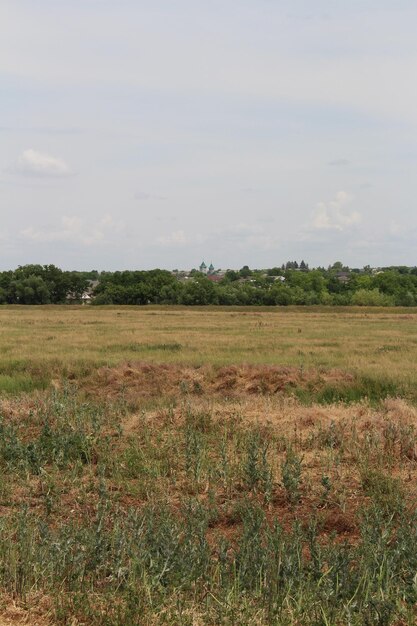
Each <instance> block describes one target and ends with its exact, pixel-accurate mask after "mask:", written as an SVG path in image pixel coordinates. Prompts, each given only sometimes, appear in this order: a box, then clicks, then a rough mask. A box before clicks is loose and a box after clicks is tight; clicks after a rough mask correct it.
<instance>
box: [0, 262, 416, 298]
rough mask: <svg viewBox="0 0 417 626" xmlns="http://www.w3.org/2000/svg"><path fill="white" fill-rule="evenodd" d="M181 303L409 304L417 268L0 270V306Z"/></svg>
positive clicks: (44, 267)
mask: <svg viewBox="0 0 417 626" xmlns="http://www.w3.org/2000/svg"><path fill="white" fill-rule="evenodd" d="M86 293H88V294H89V295H91V296H92V300H91V301H92V304H96V305H100V304H133V305H146V304H184V305H267V306H276V305H278V306H288V305H315V304H321V305H341V306H347V305H359V306H361V305H362V306H417V268H416V267H405V266H401V267H386V268H382V269H380V270H378V271H375V270H372V269H371V268H370V267H369V266H366V267H365V268H362V269H350V268H349V267H346V266H343V264H342V263H340V262H337V263H334V264H333V265H332V266H329V267H327V268H324V267H319V268H315V269H310V268H309V267H308V264H307V263H305V262H304V261H302V262H301V263H300V264H298V263H297V262H296V261H289V262H287V263H286V264H284V265H282V266H280V267H274V268H270V269H267V270H252V269H250V268H249V267H248V266H247V265H245V266H244V267H242V268H241V269H240V270H228V271H227V272H226V273H225V274H224V275H222V276H219V275H217V276H215V277H213V276H211V277H210V276H206V275H204V274H201V273H200V272H198V271H196V270H192V271H191V272H190V273H189V274H186V275H184V274H181V273H173V272H169V271H167V270H159V269H155V270H149V271H130V270H127V271H118V272H97V271H96V270H93V271H90V272H70V271H63V270H61V269H59V268H58V267H56V266H54V265H25V266H20V267H18V268H17V269H16V270H11V271H5V272H0V303H2V304H64V303H80V302H82V301H83V299H85V295H86Z"/></svg>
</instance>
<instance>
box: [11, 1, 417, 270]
mask: <svg viewBox="0 0 417 626" xmlns="http://www.w3.org/2000/svg"><path fill="white" fill-rule="evenodd" d="M416 24H417V3H416V2H415V0H395V1H394V0H349V1H346V0H316V1H315V2H312V1H311V0H210V1H207V0H205V1H204V2H203V1H200V0H175V1H172V0H152V1H151V0H147V1H145V0H118V1H117V2H115V1H114V0H71V1H70V2H69V1H68V0H36V1H34V0H1V3H0V211H1V222H0V269H9V268H13V267H16V266H17V265H18V264H25V263H42V264H43V263H54V264H56V265H59V266H60V267H63V268H65V269H92V268H95V269H109V270H112V269H124V268H131V269H148V268H152V267H164V268H190V267H195V266H197V265H198V264H199V263H200V262H201V260H202V259H203V258H204V259H205V261H206V262H210V261H213V263H214V265H215V266H216V267H223V268H226V267H241V266H242V265H244V264H248V265H250V266H251V267H267V266H273V265H277V264H281V263H282V262H284V261H287V260H288V259H298V260H301V258H304V259H305V260H306V261H308V262H309V263H310V264H311V265H327V264H329V263H332V262H334V261H335V260H342V261H343V262H345V263H348V264H350V265H353V266H359V267H361V266H363V265H365V264H368V263H369V264H371V265H386V264H408V265H411V264H413V265H414V264H416V263H417V246H416V243H417V206H416V198H417V38H416V36H415V31H416Z"/></svg>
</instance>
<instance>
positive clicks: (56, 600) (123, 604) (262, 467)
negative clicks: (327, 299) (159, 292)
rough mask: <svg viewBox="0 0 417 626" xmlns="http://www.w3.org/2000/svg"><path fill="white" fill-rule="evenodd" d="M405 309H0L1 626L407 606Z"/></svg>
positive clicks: (408, 323) (412, 506)
mask: <svg viewBox="0 0 417 626" xmlns="http://www.w3.org/2000/svg"><path fill="white" fill-rule="evenodd" d="M416 322H417V313H415V312H414V310H413V309H404V310H401V309H395V310H394V309H381V310H375V309H373V310H371V309H352V308H349V309H334V308H333V309H320V308H312V309H310V310H308V309H297V308H288V309H252V308H251V309H249V308H246V309H245V308H242V309H230V308H228V309H220V308H212V309H210V308H205V309H194V308H193V309H191V308H176V307H169V308H162V307H159V308H152V307H149V308H148V307H146V308H133V307H103V308H100V307H79V308H77V307H1V308H0V354H1V360H0V389H1V395H0V408H1V412H0V416H1V417H0V430H1V437H0V513H1V515H0V585H1V595H0V624H33V625H36V624H38V625H39V626H46V625H52V624H61V625H64V624H65V625H66V624H68V625H72V626H75V625H81V624H85V625H96V626H99V625H100V626H101V625H105V626H106V625H107V626H116V625H120V626H122V625H123V626H125V625H126V626H133V625H138V626H139V625H148V624H149V625H157V624H158V625H159V624H167V625H168V624H174V625H184V626H185V625H187V626H200V625H201V626H203V625H206V624H208V625H213V626H214V625H217V624H224V625H229V624H236V625H237V624H245V625H246V624H248V625H262V624H274V625H288V626H290V625H299V626H319V625H323V626H327V625H345V624H351V625H352V626H359V625H362V624H366V625H375V626H376V625H391V624H393V625H396V626H400V625H405V624H410V625H411V624H416V623H417V580H416V578H417V549H416V548H417V508H416V502H417V501H416V497H417V445H416V444H417V439H416V426H417V408H416V407H417V393H416V389H417V386H416V383H417V368H416V366H415V364H416V363H417V323H416Z"/></svg>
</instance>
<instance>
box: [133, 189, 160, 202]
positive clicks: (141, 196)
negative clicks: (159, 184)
mask: <svg viewBox="0 0 417 626" xmlns="http://www.w3.org/2000/svg"><path fill="white" fill-rule="evenodd" d="M134 197H135V200H141V201H145V200H166V198H165V196H158V195H155V194H152V193H147V192H146V191H137V192H136V193H135V196H134Z"/></svg>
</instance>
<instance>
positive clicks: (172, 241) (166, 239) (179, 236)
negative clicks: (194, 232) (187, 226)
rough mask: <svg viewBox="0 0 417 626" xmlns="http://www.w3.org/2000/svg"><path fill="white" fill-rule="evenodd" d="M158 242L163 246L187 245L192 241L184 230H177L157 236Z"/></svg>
mask: <svg viewBox="0 0 417 626" xmlns="http://www.w3.org/2000/svg"><path fill="white" fill-rule="evenodd" d="M156 243H158V244H159V245H161V246H185V245H187V244H188V243H190V242H189V240H188V238H187V236H186V234H185V233H184V231H183V230H175V231H174V232H172V233H170V234H169V235H162V236H160V237H157V239H156ZM194 243H195V239H194Z"/></svg>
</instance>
